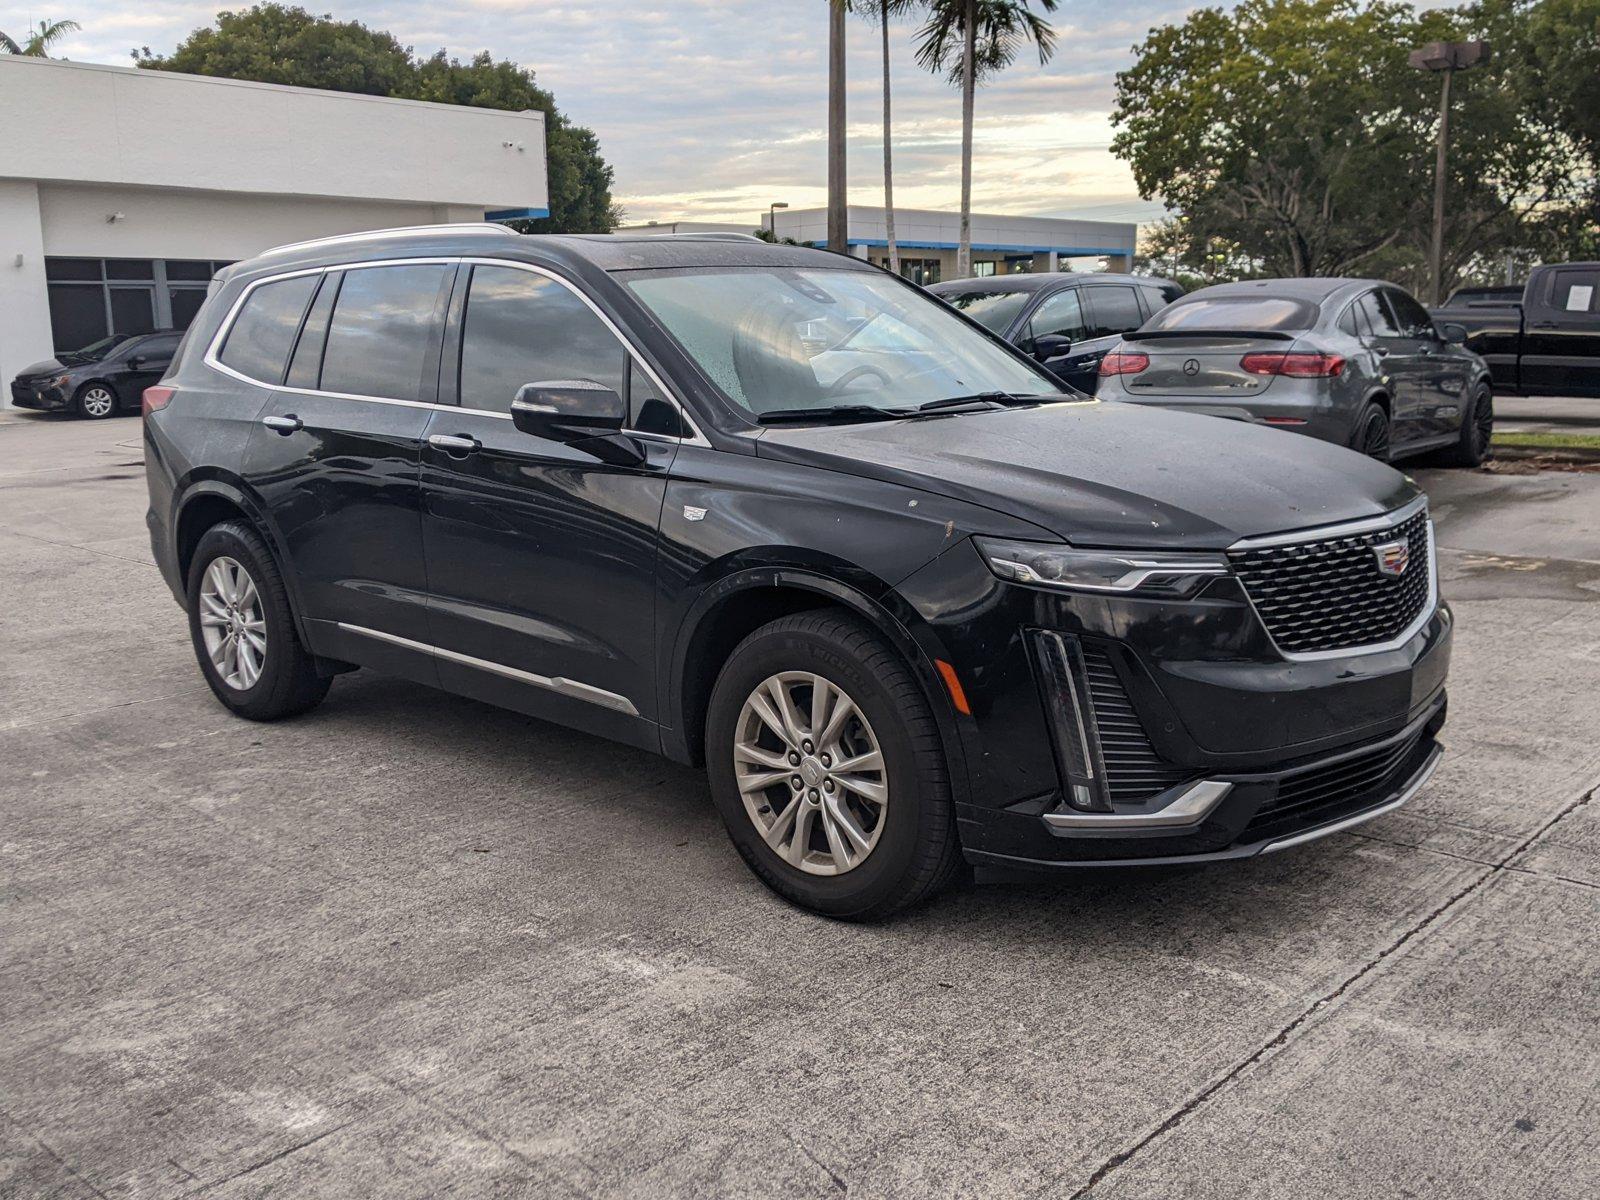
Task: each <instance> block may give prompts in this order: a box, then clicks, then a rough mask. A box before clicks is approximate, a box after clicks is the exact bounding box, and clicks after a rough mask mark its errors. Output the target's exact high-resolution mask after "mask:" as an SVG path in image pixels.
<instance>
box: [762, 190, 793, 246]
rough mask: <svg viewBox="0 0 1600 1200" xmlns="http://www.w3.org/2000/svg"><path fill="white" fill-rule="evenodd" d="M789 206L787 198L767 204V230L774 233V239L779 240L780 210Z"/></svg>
mask: <svg viewBox="0 0 1600 1200" xmlns="http://www.w3.org/2000/svg"><path fill="white" fill-rule="evenodd" d="M788 207H789V202H788V201H787V200H774V201H773V202H772V203H771V204H769V205H767V232H768V233H770V234H771V235H772V240H773V241H777V240H778V210H779V209H780V208H788Z"/></svg>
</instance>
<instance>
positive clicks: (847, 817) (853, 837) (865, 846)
mask: <svg viewBox="0 0 1600 1200" xmlns="http://www.w3.org/2000/svg"><path fill="white" fill-rule="evenodd" d="M823 804H824V805H825V806H826V807H827V810H828V813H829V815H830V816H832V818H833V820H834V822H835V823H836V824H837V825H838V826H839V829H840V830H841V831H842V832H843V833H844V835H845V837H847V838H849V839H850V842H851V844H852V845H854V846H855V848H856V851H857V852H858V853H860V854H865V853H866V852H867V851H868V850H870V849H872V839H871V838H869V837H868V836H867V835H866V831H865V830H863V829H862V828H861V826H860V825H857V824H856V818H855V814H854V813H852V812H851V811H850V808H849V806H848V805H846V804H845V802H844V801H843V800H841V799H840V798H839V797H838V796H828V797H826V798H825V799H824V800H823Z"/></svg>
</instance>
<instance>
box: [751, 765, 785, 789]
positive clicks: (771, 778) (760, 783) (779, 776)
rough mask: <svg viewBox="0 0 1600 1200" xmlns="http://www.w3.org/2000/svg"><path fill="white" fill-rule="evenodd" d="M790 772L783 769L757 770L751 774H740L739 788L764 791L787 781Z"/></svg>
mask: <svg viewBox="0 0 1600 1200" xmlns="http://www.w3.org/2000/svg"><path fill="white" fill-rule="evenodd" d="M788 779H789V772H788V771H787V770H782V771H756V772H753V773H752V774H749V775H741V776H739V790H740V791H741V792H764V791H766V790H767V789H768V788H769V787H771V786H772V785H773V784H775V783H786V782H788Z"/></svg>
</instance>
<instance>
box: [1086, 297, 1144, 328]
mask: <svg viewBox="0 0 1600 1200" xmlns="http://www.w3.org/2000/svg"><path fill="white" fill-rule="evenodd" d="M1087 290H1088V293H1089V311H1090V314H1091V318H1092V319H1091V321H1090V331H1089V336H1090V337H1111V336H1112V335H1113V334H1118V333H1127V332H1128V331H1129V330H1130V329H1137V328H1139V326H1141V325H1143V324H1144V314H1143V313H1142V312H1140V311H1139V298H1138V297H1137V296H1135V295H1134V293H1133V289H1132V288H1131V287H1092V288H1089V289H1087Z"/></svg>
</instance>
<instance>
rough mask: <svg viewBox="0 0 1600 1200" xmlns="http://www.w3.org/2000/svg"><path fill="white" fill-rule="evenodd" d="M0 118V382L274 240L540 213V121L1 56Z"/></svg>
mask: <svg viewBox="0 0 1600 1200" xmlns="http://www.w3.org/2000/svg"><path fill="white" fill-rule="evenodd" d="M0 113H4V114H5V121H4V125H5V135H4V138H3V140H0V145H3V149H0V379H9V378H11V377H12V376H14V375H15V374H16V373H17V372H18V371H19V370H20V369H21V368H23V367H25V366H27V365H29V364H30V363H33V362H37V361H38V360H40V359H44V358H49V357H50V356H51V355H52V354H53V353H55V352H56V351H58V350H71V349H75V348H77V347H79V346H83V345H86V344H88V343H90V342H93V341H96V340H98V339H100V338H103V337H105V336H107V335H108V334H116V333H140V332H147V331H149V330H152V329H165V328H177V329H181V328H184V327H185V326H186V325H187V324H188V322H189V321H190V320H191V319H192V318H193V316H194V314H195V312H196V311H197V310H198V308H199V306H200V302H201V301H202V300H203V299H204V298H205V292H206V286H207V283H208V281H209V280H210V278H211V276H212V274H213V273H214V272H215V270H216V269H217V268H218V267H220V266H222V265H225V264H227V263H230V262H233V261H235V260H238V259H241V258H248V257H250V256H252V255H255V254H258V253H260V252H261V251H262V250H265V249H267V248H269V247H272V246H278V245H282V244H284V243H286V242H297V241H305V240H308V239H311V238H319V237H327V236H331V235H335V234H341V233H353V232H356V231H359V230H363V229H381V228H388V227H393V226H402V225H426V224H433V223H435V222H441V221H481V220H483V219H485V217H488V218H490V219H497V218H506V217H542V216H545V215H546V214H547V199H546V190H545V189H546V179H545V140H544V114H542V113H539V112H504V111H499V110H495V109H486V108H469V107H465V106H460V105H449V104H425V103H420V102H417V101H411V100H391V99H387V98H383V97H377V96H362V95H355V94H352V93H345V92H326V91H316V90H312V89H308V88H292V87H280V86H276V85H273V84H262V83H249V82H244V81H240V80H231V79H213V78H209V77H203V76H197V75H178V74H173V73H170V72H164V71H147V70H139V69H136V68H125V67H107V66H98V65H93V64H86V63H68V62H59V61H54V60H50V59H40V58H29V57H19V56H14V55H0Z"/></svg>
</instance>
